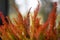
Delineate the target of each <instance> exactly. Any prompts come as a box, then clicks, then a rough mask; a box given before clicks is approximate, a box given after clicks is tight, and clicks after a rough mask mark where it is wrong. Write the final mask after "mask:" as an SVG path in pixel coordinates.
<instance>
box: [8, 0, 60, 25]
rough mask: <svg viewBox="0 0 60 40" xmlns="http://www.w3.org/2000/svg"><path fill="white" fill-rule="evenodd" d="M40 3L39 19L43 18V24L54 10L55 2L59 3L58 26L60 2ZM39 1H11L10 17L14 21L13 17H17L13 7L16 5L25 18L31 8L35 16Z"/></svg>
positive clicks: (43, 1)
mask: <svg viewBox="0 0 60 40" xmlns="http://www.w3.org/2000/svg"><path fill="white" fill-rule="evenodd" d="M38 1H39V2H40V11H39V14H38V15H39V17H41V23H44V22H45V21H46V20H47V18H48V15H49V13H50V11H51V10H52V4H53V2H57V4H58V5H57V12H56V13H57V19H56V23H57V25H58V22H60V0H38ZM38 1H37V0H9V17H10V19H11V20H12V19H13V17H16V13H17V12H16V11H15V9H14V8H13V7H12V5H16V7H18V9H19V11H20V12H21V14H22V16H23V17H25V16H26V15H27V12H28V11H29V8H30V7H32V8H31V11H30V12H31V14H32V15H33V14H34V9H35V8H36V7H37V4H38Z"/></svg>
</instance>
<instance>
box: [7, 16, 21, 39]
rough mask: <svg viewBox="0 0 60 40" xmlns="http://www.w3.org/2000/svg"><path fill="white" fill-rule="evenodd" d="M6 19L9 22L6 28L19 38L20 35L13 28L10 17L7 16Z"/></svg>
mask: <svg viewBox="0 0 60 40" xmlns="http://www.w3.org/2000/svg"><path fill="white" fill-rule="evenodd" d="M7 20H8V22H9V25H8V29H9V30H11V33H13V34H14V35H15V36H16V37H18V38H19V39H20V36H19V34H18V33H17V31H16V30H15V28H14V26H13V24H12V23H11V21H10V19H9V18H8V17H7Z"/></svg>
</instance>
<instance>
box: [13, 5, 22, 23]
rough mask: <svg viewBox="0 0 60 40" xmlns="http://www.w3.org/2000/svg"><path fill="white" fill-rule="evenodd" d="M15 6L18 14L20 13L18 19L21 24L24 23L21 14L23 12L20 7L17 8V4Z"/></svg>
mask: <svg viewBox="0 0 60 40" xmlns="http://www.w3.org/2000/svg"><path fill="white" fill-rule="evenodd" d="M13 7H14V8H15V9H16V11H17V14H18V20H17V21H18V22H19V23H20V24H23V17H22V15H21V13H20V12H19V10H18V8H17V7H16V6H15V5H13Z"/></svg>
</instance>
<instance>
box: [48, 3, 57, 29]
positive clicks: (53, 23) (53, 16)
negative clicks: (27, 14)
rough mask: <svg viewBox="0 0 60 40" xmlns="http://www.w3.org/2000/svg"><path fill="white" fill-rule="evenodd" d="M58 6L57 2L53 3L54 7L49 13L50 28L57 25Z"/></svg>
mask: <svg viewBox="0 0 60 40" xmlns="http://www.w3.org/2000/svg"><path fill="white" fill-rule="evenodd" d="M56 7H57V3H54V4H53V9H52V11H51V13H50V15H49V18H50V21H49V24H50V29H52V28H54V26H55V20H56V15H57V14H56V9H57V8H56Z"/></svg>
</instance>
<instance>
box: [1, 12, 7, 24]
mask: <svg viewBox="0 0 60 40" xmlns="http://www.w3.org/2000/svg"><path fill="white" fill-rule="evenodd" d="M0 17H1V19H2V23H3V24H7V22H6V20H5V17H4V15H3V13H2V12H0Z"/></svg>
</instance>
